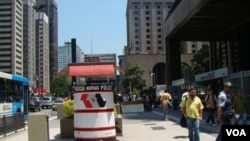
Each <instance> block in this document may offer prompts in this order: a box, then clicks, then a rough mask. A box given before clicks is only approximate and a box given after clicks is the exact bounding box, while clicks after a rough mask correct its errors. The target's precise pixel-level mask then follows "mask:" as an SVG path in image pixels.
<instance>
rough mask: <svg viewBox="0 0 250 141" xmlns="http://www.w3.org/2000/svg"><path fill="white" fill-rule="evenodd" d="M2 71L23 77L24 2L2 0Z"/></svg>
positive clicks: (0, 39)
mask: <svg viewBox="0 0 250 141" xmlns="http://www.w3.org/2000/svg"><path fill="white" fill-rule="evenodd" d="M0 71H3V72H6V73H12V74H18V75H23V1H22V0H0Z"/></svg>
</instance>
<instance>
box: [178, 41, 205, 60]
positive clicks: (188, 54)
mask: <svg viewBox="0 0 250 141" xmlns="http://www.w3.org/2000/svg"><path fill="white" fill-rule="evenodd" d="M203 46H209V42H201V41H182V42H181V52H180V53H181V62H185V63H187V64H189V65H191V60H192V59H193V56H194V55H195V54H196V53H198V51H199V50H200V49H201V48H202V47H203Z"/></svg>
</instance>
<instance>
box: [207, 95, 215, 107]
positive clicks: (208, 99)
mask: <svg viewBox="0 0 250 141" xmlns="http://www.w3.org/2000/svg"><path fill="white" fill-rule="evenodd" d="M209 96H210V94H209V95H207V98H206V102H207V101H208V100H209ZM212 100H213V102H214V105H215V106H217V105H216V100H215V99H214V95H213V97H212Z"/></svg>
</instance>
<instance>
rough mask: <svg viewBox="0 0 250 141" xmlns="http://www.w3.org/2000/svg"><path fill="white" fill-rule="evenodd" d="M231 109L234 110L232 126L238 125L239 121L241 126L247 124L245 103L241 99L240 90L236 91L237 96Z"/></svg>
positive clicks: (242, 98)
mask: <svg viewBox="0 0 250 141" xmlns="http://www.w3.org/2000/svg"><path fill="white" fill-rule="evenodd" d="M233 109H234V115H235V116H234V124H235V125H238V124H239V121H240V120H242V124H243V125H246V124H247V112H248V109H247V102H246V100H245V99H244V97H243V92H242V90H241V89H238V91H237V95H236V96H235V97H234V100H233Z"/></svg>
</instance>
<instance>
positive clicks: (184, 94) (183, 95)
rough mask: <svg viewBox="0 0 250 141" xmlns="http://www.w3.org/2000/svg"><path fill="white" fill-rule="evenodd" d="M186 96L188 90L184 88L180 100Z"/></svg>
mask: <svg viewBox="0 0 250 141" xmlns="http://www.w3.org/2000/svg"><path fill="white" fill-rule="evenodd" d="M187 96H188V90H187V89H184V93H183V94H182V95H181V100H183V99H185V97H187Z"/></svg>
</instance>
